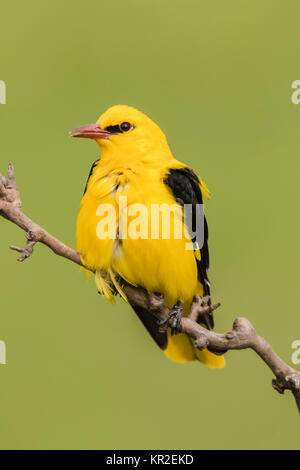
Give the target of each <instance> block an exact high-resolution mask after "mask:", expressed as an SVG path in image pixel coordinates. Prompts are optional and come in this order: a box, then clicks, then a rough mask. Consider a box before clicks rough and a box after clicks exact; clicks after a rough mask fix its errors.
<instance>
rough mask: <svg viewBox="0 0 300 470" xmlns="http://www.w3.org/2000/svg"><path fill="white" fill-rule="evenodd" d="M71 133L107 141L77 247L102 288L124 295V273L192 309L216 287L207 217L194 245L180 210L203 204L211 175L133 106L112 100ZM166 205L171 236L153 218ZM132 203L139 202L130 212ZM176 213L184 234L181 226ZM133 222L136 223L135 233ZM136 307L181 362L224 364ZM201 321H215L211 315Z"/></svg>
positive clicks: (180, 308) (91, 181) (178, 308)
mask: <svg viewBox="0 0 300 470" xmlns="http://www.w3.org/2000/svg"><path fill="white" fill-rule="evenodd" d="M71 135H72V136H73V137H83V138H91V139H95V140H96V142H97V143H98V145H99V147H100V153H101V158H100V157H99V159H98V160H96V161H95V162H94V164H93V165H92V168H91V171H90V174H89V177H88V181H87V183H86V188H85V192H84V195H83V198H82V200H81V209H80V212H79V215H78V220H77V231H76V238H77V250H78V252H79V253H80V254H81V257H82V261H83V264H84V265H85V266H87V267H88V268H89V269H91V270H93V271H95V280H96V284H97V287H98V291H99V292H100V293H101V294H104V295H105V296H106V297H107V298H108V299H109V300H110V301H113V300H114V294H115V292H116V290H117V291H118V292H119V293H120V295H121V296H123V297H125V296H124V295H123V293H122V290H121V287H120V284H119V282H118V279H123V280H125V281H126V282H127V283H130V284H132V285H133V286H141V287H143V288H144V289H146V290H147V291H148V292H149V293H153V292H159V293H161V294H163V295H164V299H165V304H166V305H167V306H168V307H169V308H170V309H172V308H173V312H175V314H176V315H177V316H178V315H179V317H180V314H181V313H182V314H183V315H186V314H187V313H188V312H189V309H190V306H191V302H192V300H193V297H194V295H196V294H198V295H200V296H203V295H208V294H209V293H210V288H209V281H208V279H207V269H208V266H209V253H208V245H207V238H208V230H207V223H206V220H205V219H204V241H203V244H202V247H201V248H200V247H199V245H197V244H194V245H193V249H187V246H186V239H188V237H189V234H187V230H186V221H185V218H184V216H182V212H181V210H182V207H183V205H184V204H190V205H191V206H192V207H193V206H194V205H195V204H203V197H204V196H206V197H208V196H209V191H208V189H207V187H206V186H205V184H204V182H203V181H202V180H201V178H200V177H199V176H198V175H197V174H196V173H195V172H194V171H193V170H192V169H190V168H188V167H187V166H186V165H185V164H184V163H181V162H180V161H178V160H176V159H175V158H174V157H173V155H172V152H171V150H170V148H169V145H168V143H167V140H166V137H165V135H164V133H163V132H162V131H161V129H160V128H159V127H158V125H157V124H155V123H154V122H153V121H152V120H151V119H150V118H149V117H147V116H146V115H145V114H143V113H142V112H140V111H138V110H137V109H135V108H133V107H129V106H124V105H118V106H113V107H111V108H109V109H108V110H107V111H106V112H105V113H104V114H102V116H101V117H100V118H99V119H98V121H97V122H96V123H95V124H90V125H87V126H81V127H78V128H76V129H73V131H71ZM124 201H126V204H125V203H124ZM161 205H164V207H166V206H167V207H172V208H173V209H174V210H173V211H170V214H169V215H170V226H171V228H170V229H169V236H167V237H166V236H164V234H163V230H162V227H161V224H160V222H161V218H159V219H157V218H156V219H155V220H156V222H157V220H159V228H158V229H157V226H154V232H155V234H154V236H153V227H151V222H152V221H153V218H154V216H153V213H152V208H153V207H157V206H158V207H160V206H161ZM129 207H131V209H132V208H134V209H133V210H131V212H130V213H129V210H128V208H129ZM110 208H111V209H112V210H110ZM125 209H126V211H127V212H126V217H125V215H124V214H125ZM160 215H161V214H160ZM125 218H127V220H126V224H125ZM175 219H176V220H177V221H178V220H179V221H180V224H181V226H182V228H183V231H184V233H185V237H181V238H180V237H178V236H177V235H176V234H175V229H174V228H173V222H174V221H175ZM125 225H126V226H125ZM154 225H155V224H154ZM124 226H125V228H124ZM142 227H143V229H142ZM129 228H131V229H132V228H134V229H135V230H131V232H132V234H131V236H130V235H128V232H129V231H130V230H129ZM126 230H127V231H126ZM125 231H126V236H125V234H124V232H125ZM112 235H113V236H112ZM190 240H191V236H190ZM174 306H175V307H174ZM133 308H134V310H135V311H136V313H137V315H138V317H139V318H140V320H141V321H142V322H143V324H144V325H145V327H146V328H147V330H148V331H149V333H150V334H151V336H152V337H153V338H154V340H155V341H156V343H157V344H158V345H159V346H160V347H161V348H162V349H163V350H165V352H166V354H167V356H168V357H169V358H171V359H173V360H174V361H177V362H186V361H193V360H196V359H198V360H200V361H201V362H203V363H204V364H206V365H208V366H210V367H212V368H222V367H224V365H225V359H224V357H223V356H220V355H216V354H214V353H213V352H211V351H208V350H207V349H205V350H204V351H199V350H198V349H196V348H195V347H194V346H193V343H192V341H191V340H190V338H188V337H187V336H186V335H184V334H182V333H179V334H177V335H171V334H170V328H168V331H167V332H165V333H162V332H160V331H159V326H158V324H157V320H156V319H155V318H154V317H153V316H152V315H151V314H149V313H148V312H147V311H145V310H143V309H142V308H138V307H135V306H134V307H133ZM176 315H175V316H176ZM178 321H180V318H179V319H178ZM199 321H200V322H201V323H203V324H205V325H206V327H207V328H212V327H213V318H212V316H211V317H207V316H206V317H205V318H202V319H200V320H199Z"/></svg>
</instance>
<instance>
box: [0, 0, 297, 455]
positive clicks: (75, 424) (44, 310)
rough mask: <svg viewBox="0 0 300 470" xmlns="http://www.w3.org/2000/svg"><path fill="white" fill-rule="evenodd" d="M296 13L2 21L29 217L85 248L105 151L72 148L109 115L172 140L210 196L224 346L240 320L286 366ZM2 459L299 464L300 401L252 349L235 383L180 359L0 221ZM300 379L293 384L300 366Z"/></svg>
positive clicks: (204, 9)
mask: <svg viewBox="0 0 300 470" xmlns="http://www.w3.org/2000/svg"><path fill="white" fill-rule="evenodd" d="M299 14H300V4H299V2H298V1H296V0H295V1H293V0H288V1H286V2H282V1H276V0H272V1H271V0H267V1H263V2H261V1H258V0H256V1H253V0H252V1H245V0H242V1H237V0H235V1H233V0H230V1H226V2H224V1H221V0H219V1H214V2H204V1H203V0H172V1H171V0H169V1H167V0H160V1H157V0H151V1H137V0H126V1H121V0H114V1H113V2H108V1H106V2H104V1H102V0H97V1H87V2H82V1H80V2H79V1H75V0H73V1H72V2H69V1H64V2H62V1H57V0H52V1H51V2H38V1H32V0H31V1H30V0H29V1H26V2H21V1H18V2H6V3H5V4H2V6H1V29H0V47H1V52H0V79H2V80H4V81H5V82H6V85H7V104H6V105H1V106H0V128H1V141H0V167H1V168H0V169H1V171H2V172H5V171H6V166H7V162H8V161H10V160H11V161H13V162H14V164H15V167H16V173H17V181H18V184H19V187H20V190H21V194H22V199H23V207H24V210H25V212H26V213H27V215H29V216H30V217H32V218H33V219H34V220H35V221H37V222H38V223H40V224H41V225H43V226H44V227H45V228H47V229H49V230H50V231H51V232H52V233H53V234H55V235H56V236H57V237H59V238H61V239H62V240H64V241H65V242H66V243H68V244H70V245H71V246H75V237H74V233H75V223H76V215H77V212H78V207H79V201H80V198H81V195H82V191H83V188H84V185H85V180H86V177H87V174H88V172H89V168H90V165H91V163H92V162H93V161H94V160H95V159H96V158H97V155H98V148H97V146H96V145H95V144H94V143H93V142H87V141H78V140H77V141H76V140H71V139H69V138H68V131H69V129H72V128H73V127H75V126H78V125H82V124H87V123H90V122H94V121H95V120H96V119H97V118H98V116H99V115H100V114H102V112H103V111H104V110H105V109H106V108H108V107H109V106H111V105H113V104H119V103H122V104H130V105H133V106H136V107H138V108H140V109H141V110H142V111H144V112H146V113H147V114H148V115H149V116H150V117H152V118H153V119H154V120H155V121H156V122H157V123H158V124H159V125H160V126H161V127H162V129H163V130H164V131H165V133H166V134H167V137H168V140H169V143H170V145H171V148H172V149H173V152H174V154H175V156H176V157H177V158H179V159H181V160H183V161H184V162H186V163H188V164H190V165H192V167H193V168H194V169H195V170H197V171H198V172H199V173H200V174H201V175H202V177H203V179H204V180H205V182H206V183H207V185H208V187H209V188H210V189H211V191H212V196H213V197H212V199H211V201H210V202H209V204H208V206H207V209H206V213H207V216H208V221H209V225H210V250H211V259H212V267H211V270H210V278H211V281H212V283H213V299H214V300H215V301H217V300H221V301H222V305H223V307H222V309H221V310H219V311H218V312H217V314H216V328H217V330H218V331H220V332H222V331H226V330H229V329H230V328H231V325H232V322H233V320H234V318H235V317H236V316H240V315H243V316H247V317H248V318H249V319H250V320H251V321H252V322H253V323H254V325H255V327H256V328H257V330H258V331H259V332H260V333H261V334H262V335H263V336H265V337H266V338H267V339H268V340H270V342H271V344H272V345H273V346H274V348H275V349H276V351H277V352H278V353H279V354H280V355H281V356H282V357H283V359H285V360H286V361H287V362H288V363H289V364H291V354H292V349H291V343H292V341H294V340H295V339H300V316H299V311H298V310H299V307H298V305H299V202H298V199H299V116H300V106H296V105H293V104H292V102H291V93H292V89H291V83H292V81H293V80H296V79H300V70H299V65H300V64H299ZM0 233H1V239H0V241H1V243H0V259H1V271H0V272H1V274H0V276H1V284H0V285H1V321H0V339H2V340H4V341H5V342H6V345H7V364H6V365H2V366H1V365H0V434H1V443H0V445H1V448H6V449H7V448H9V449H15V448H22V449H24V448H26V449H27V448H34V449H40V448H44V449H49V448H58V449H61V448H72V449H79V448H84V449H88V448H99V449H101V448H104V449H105V448H110V449H113V448H115V449H118V448H119V449H120V448H121V449H133V448H138V449H141V448H146V449H149V448H154V449H163V448H170V449H180V448H182V449H193V448H200V449H218V448H221V449H235V448H236V449H243V448H244V449H253V448H258V449H264V448H268V449H276V448H277V449H290V448H298V449H299V447H300V446H299V443H300V439H299V438H300V428H299V416H298V415H297V412H296V408H295V403H294V401H293V397H292V396H291V395H290V394H289V393H286V396H283V397H282V396H281V395H279V394H277V393H276V392H275V391H273V390H272V388H271V385H270V382H271V378H272V374H271V373H270V371H269V370H268V369H267V368H266V366H265V365H264V364H263V362H262V361H261V360H259V359H258V357H256V355H255V354H254V353H253V352H251V351H241V352H231V353H228V354H227V362H228V365H227V367H226V369H225V370H222V371H211V370H209V369H207V368H205V367H203V366H201V365H200V364H199V363H190V364H186V365H180V364H176V363H173V362H171V361H169V360H168V359H167V358H165V356H164V355H163V354H162V353H161V352H160V351H159V350H158V348H156V347H155V345H154V344H153V343H152V340H151V338H150V337H148V335H147V333H146V332H145V331H144V329H143V327H142V326H141V325H140V323H139V322H138V320H137V319H136V317H135V315H134V313H133V312H132V311H131V310H130V308H129V307H128V306H127V305H125V304H124V303H122V302H121V301H120V300H119V301H118V303H117V305H116V306H115V307H113V306H111V305H110V304H108V302H107V301H106V300H105V299H103V298H100V296H99V295H97V292H96V289H95V285H94V282H93V281H90V282H87V281H86V279H85V275H84V273H80V271H79V269H78V268H77V267H76V266H74V265H72V264H71V263H70V262H67V261H65V260H63V259H60V258H58V257H56V256H54V255H53V254H52V253H51V252H50V251H49V250H48V249H47V248H45V247H43V246H38V247H36V250H35V253H34V256H33V257H32V258H31V259H30V260H28V261H26V262H24V263H23V264H18V263H17V261H16V254H15V253H14V252H11V251H9V250H8V246H9V245H10V244H12V243H13V244H19V245H22V244H24V234H23V233H22V232H21V230H19V229H17V228H16V227H15V226H13V225H12V224H10V223H7V222H6V221H5V220H3V219H1V220H0ZM295 367H298V368H299V367H300V366H295Z"/></svg>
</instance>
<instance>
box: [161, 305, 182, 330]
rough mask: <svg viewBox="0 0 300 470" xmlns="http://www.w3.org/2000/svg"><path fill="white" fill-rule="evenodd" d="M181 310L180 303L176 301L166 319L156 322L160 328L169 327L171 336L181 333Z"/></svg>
mask: <svg viewBox="0 0 300 470" xmlns="http://www.w3.org/2000/svg"><path fill="white" fill-rule="evenodd" d="M182 309H183V308H182V303H181V302H180V301H179V300H178V302H177V303H176V304H175V305H174V307H173V308H172V310H171V311H170V312H169V313H168V315H167V316H166V318H164V319H163V320H159V322H158V324H159V326H160V327H161V328H167V327H168V326H170V327H171V336H173V335H177V334H178V333H180V332H181V319H182ZM171 320H172V321H171Z"/></svg>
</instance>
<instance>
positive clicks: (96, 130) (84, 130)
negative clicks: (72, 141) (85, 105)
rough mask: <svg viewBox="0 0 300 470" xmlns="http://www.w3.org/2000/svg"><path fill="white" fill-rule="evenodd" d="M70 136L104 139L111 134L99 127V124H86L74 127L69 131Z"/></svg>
mask: <svg viewBox="0 0 300 470" xmlns="http://www.w3.org/2000/svg"><path fill="white" fill-rule="evenodd" d="M69 134H70V136H71V137H82V138H85V139H106V140H108V139H109V138H110V136H111V135H112V134H111V132H108V131H106V130H105V129H101V127H100V125H99V124H97V123H96V124H88V125H87V126H81V127H75V129H72V130H71V131H70V132H69Z"/></svg>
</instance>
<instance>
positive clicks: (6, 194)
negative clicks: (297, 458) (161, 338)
mask: <svg viewBox="0 0 300 470" xmlns="http://www.w3.org/2000/svg"><path fill="white" fill-rule="evenodd" d="M0 215H1V216H2V217H4V218H6V219H7V220H9V221H11V222H13V223H14V224H16V225H17V226H18V227H20V228H21V229H23V230H24V231H25V232H26V239H27V241H26V244H25V245H24V246H23V247H21V248H18V247H16V246H14V245H12V246H11V247H10V248H11V249H12V250H15V251H17V252H19V253H20V256H19V258H18V261H24V260H25V259H27V258H29V257H30V256H31V255H32V253H33V249H34V246H35V244H36V243H38V242H40V243H43V244H44V245H46V246H48V247H49V248H50V249H51V250H52V251H53V252H54V253H55V254H57V255H59V256H62V257H63V258H66V259H68V260H70V261H73V262H74V263H76V264H78V265H80V266H83V264H82V261H81V258H80V254H79V253H77V251H75V250H73V249H72V248H70V247H69V246H67V245H65V244H64V243H63V242H61V241H60V240H58V239H57V238H55V237H53V236H52V235H51V234H50V233H48V232H47V231H46V230H44V229H43V228H42V227H40V226H39V225H37V224H36V223H35V222H33V221H32V220H31V219H29V218H28V217H27V216H26V215H25V214H24V213H23V212H22V203H21V199H20V194H19V191H18V189H17V185H16V180H15V175H14V168H13V165H12V164H11V163H10V164H9V166H8V176H7V178H5V177H4V176H3V175H2V174H1V173H0ZM86 269H88V268H86ZM122 288H123V290H124V292H125V294H126V296H127V298H128V300H129V301H130V303H131V304H134V305H137V306H140V307H143V308H145V309H147V310H148V311H149V312H151V313H152V314H153V315H154V316H155V317H156V318H157V319H158V320H160V321H161V320H165V319H166V318H168V314H169V313H170V309H169V308H168V307H166V306H165V304H164V298H163V296H162V295H160V294H151V295H149V294H148V293H147V292H146V290H145V289H143V288H136V287H134V286H131V285H129V284H127V283H126V282H124V281H122ZM220 305H221V304H220V303H217V304H215V305H211V303H210V298H209V297H203V298H201V297H199V296H195V297H194V299H193V302H192V305H191V310H190V314H189V316H188V317H184V318H182V322H181V331H182V333H185V334H186V335H188V336H190V337H191V338H193V339H194V341H195V342H194V344H195V346H196V347H197V348H198V349H200V350H202V349H204V348H209V349H210V350H213V351H215V352H220V353H223V352H224V351H227V350H240V349H247V348H250V349H253V351H255V352H256V354H258V356H260V357H261V359H262V360H263V361H264V362H265V363H266V364H267V366H268V367H269V368H270V369H271V371H272V372H273V374H274V375H275V379H273V381H272V385H273V387H274V389H275V390H277V391H278V392H279V393H284V391H285V390H291V392H292V393H293V395H294V397H295V400H296V404H297V407H298V410H299V411H300V372H298V371H296V370H295V369H293V368H292V367H290V366H289V365H287V364H286V363H285V362H284V361H283V360H282V359H280V357H279V356H277V354H276V353H275V352H274V351H273V349H272V347H271V345H270V344H269V343H268V342H267V341H266V340H265V339H264V338H262V337H261V336H259V335H258V333H257V332H256V331H255V329H254V327H253V326H252V324H251V323H250V321H249V320H247V319H246V318H243V317H240V318H237V319H236V320H235V321H234V324H233V328H232V330H231V331H229V332H228V333H225V334H220V333H215V332H213V331H210V330H207V329H206V328H204V327H202V326H201V325H200V324H199V323H197V320H198V318H199V316H201V315H204V314H207V315H210V314H211V313H212V312H213V311H214V310H216V309H217V308H218V307H219V306H220ZM166 327H168V323H167V324H166V326H165V327H164V328H166Z"/></svg>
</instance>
